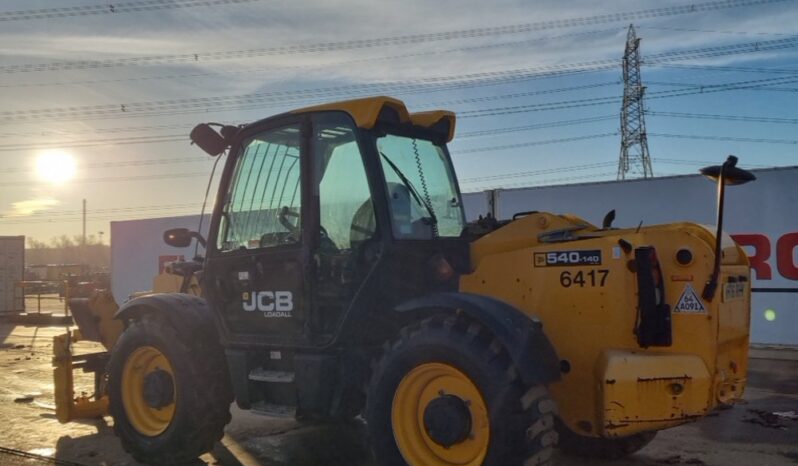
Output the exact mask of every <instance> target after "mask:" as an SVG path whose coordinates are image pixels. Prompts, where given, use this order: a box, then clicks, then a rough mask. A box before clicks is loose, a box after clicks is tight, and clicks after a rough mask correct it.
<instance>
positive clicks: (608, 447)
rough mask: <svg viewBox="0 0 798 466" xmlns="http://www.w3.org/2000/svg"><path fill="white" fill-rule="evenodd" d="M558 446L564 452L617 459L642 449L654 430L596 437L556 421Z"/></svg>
mask: <svg viewBox="0 0 798 466" xmlns="http://www.w3.org/2000/svg"><path fill="white" fill-rule="evenodd" d="M557 431H558V432H559V434H560V444H559V448H560V450H562V451H563V452H565V453H568V454H570V455H576V456H585V457H591V458H604V459H619V458H623V457H625V456H629V455H631V454H632V453H636V452H637V451H639V450H641V449H643V447H645V446H646V445H648V444H649V443H651V441H652V440H654V437H656V435H657V432H656V431H650V432H640V433H638V434H634V435H630V436H627V437H618V438H597V437H585V436H583V435H579V434H577V433H574V432H573V431H571V430H570V429H568V427H566V426H565V425H564V424H563V423H562V422H561V421H557Z"/></svg>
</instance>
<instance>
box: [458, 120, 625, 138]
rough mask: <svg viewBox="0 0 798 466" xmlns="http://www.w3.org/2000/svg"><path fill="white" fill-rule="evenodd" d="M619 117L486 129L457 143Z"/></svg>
mask: <svg viewBox="0 0 798 466" xmlns="http://www.w3.org/2000/svg"><path fill="white" fill-rule="evenodd" d="M617 118H618V115H602V116H595V117H587V118H576V119H573V120H560V121H550V122H546V123H536V124H534V125H525V126H510V127H505V128H494V129H484V130H479V131H470V132H466V133H460V134H457V135H456V139H455V142H456V141H459V140H461V139H468V138H475V137H482V136H495V135H498V134H505V133H517V132H521V131H532V130H536V129H545V128H555V127H560V126H572V125H581V124H586V123H595V122H599V121H607V120H616V119H617Z"/></svg>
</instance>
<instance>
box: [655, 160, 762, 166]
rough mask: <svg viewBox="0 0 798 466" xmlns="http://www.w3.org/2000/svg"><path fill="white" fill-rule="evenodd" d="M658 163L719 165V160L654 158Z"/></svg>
mask: <svg viewBox="0 0 798 466" xmlns="http://www.w3.org/2000/svg"><path fill="white" fill-rule="evenodd" d="M653 160H654V161H655V162H657V163H664V164H671V165H692V166H696V165H699V166H707V165H717V164H718V161H717V160H686V159H669V158H654V159H653ZM745 166H746V167H748V168H772V167H773V165H761V164H759V165H758V164H752V163H748V162H746V163H745Z"/></svg>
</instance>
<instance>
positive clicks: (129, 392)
mask: <svg viewBox="0 0 798 466" xmlns="http://www.w3.org/2000/svg"><path fill="white" fill-rule="evenodd" d="M454 125H455V119H454V115H453V114H452V113H449V112H444V111H436V112H426V113H408V111H407V109H406V108H405V106H404V104H402V103H401V102H400V101H398V100H395V99H390V98H386V97H376V98H369V99H360V100H354V101H348V102H341V103H335V104H329V105H322V106H318V107H312V108H306V109H302V110H298V111H295V112H291V113H286V114H283V115H278V116H275V117H271V118H268V119H265V120H262V121H259V122H256V123H253V124H250V125H246V126H241V127H231V126H221V125H199V126H197V127H196V128H195V129H194V131H192V140H193V141H194V142H195V143H196V144H197V145H199V146H200V147H201V148H203V149H204V150H205V151H206V152H208V153H209V154H211V155H213V156H221V155H222V154H224V153H226V154H227V160H226V164H225V166H224V170H223V173H222V176H221V181H220V185H219V189H218V194H217V196H216V201H215V207H214V211H213V216H212V221H211V225H210V231H209V234H208V238H207V241H205V239H204V238H202V237H200V236H199V234H198V233H195V232H191V231H188V230H185V229H177V230H170V231H168V232H166V233H165V235H164V239H165V240H166V241H167V243H169V244H171V245H173V246H178V247H185V246H188V245H189V244H190V243H191V241H192V239H197V240H198V241H200V242H201V243H203V244H204V245H205V247H206V256H205V258H204V260H202V261H194V262H185V263H176V264H173V265H172V266H171V269H170V273H166V274H161V275H159V276H158V277H157V278H156V280H155V282H154V289H155V293H150V294H145V295H143V296H139V297H136V298H134V299H131V300H129V301H127V302H126V303H124V304H123V305H122V306H121V307H120V308H119V310H118V311H117V312H116V317H117V318H118V319H119V320H121V321H122V322H123V323H124V331H123V332H122V334H121V336H118V335H119V332H120V331H121V330H122V329H121V328H119V327H117V326H114V321H113V319H111V318H110V315H111V312H112V311H113V310H115V309H116V305H115V304H114V303H113V301H114V300H113V299H112V297H110V295H107V294H106V295H98V296H95V297H94V298H92V299H91V300H79V301H76V302H75V303H73V304H72V310H73V313H74V314H75V316H76V319H77V320H78V324H79V328H80V330H81V332H78V333H75V334H72V335H71V336H70V335H69V334H67V335H64V336H59V337H57V338H56V341H55V345H54V346H55V349H56V358H55V360H54V362H55V364H56V401H57V403H56V404H57V414H58V416H59V419H60V420H62V421H64V422H66V421H67V420H69V419H72V418H75V417H79V416H89V415H97V414H101V413H103V412H104V410H105V407H106V406H109V410H110V413H111V414H112V415H113V417H114V428H115V430H116V432H117V434H118V435H119V436H120V438H121V439H122V444H123V445H124V447H125V448H126V449H127V450H128V451H129V452H131V453H132V454H133V455H134V456H135V457H136V458H137V459H139V460H141V461H144V462H149V463H156V464H164V463H175V462H181V461H186V460H189V459H191V458H195V457H196V456H197V455H199V454H201V453H203V452H205V451H208V450H209V449H210V448H211V446H212V445H213V443H214V442H215V441H216V440H218V439H219V438H220V437H221V436H222V432H223V427H224V425H225V424H226V423H227V422H228V421H229V419H230V414H229V409H228V408H229V404H230V402H231V401H232V400H233V399H235V401H236V403H237V404H238V406H240V407H241V408H243V409H249V410H253V411H259V412H263V413H267V414H272V415H288V416H296V417H299V418H303V419H347V418H352V417H355V416H357V415H358V414H359V413H361V412H362V413H363V414H364V418H365V421H366V422H367V425H368V431H369V434H370V442H371V446H372V450H373V452H374V454H375V456H376V458H377V460H378V461H379V462H380V463H381V464H387V465H401V464H409V465H411V466H431V465H435V466H438V465H443V466H448V465H469V466H478V465H481V464H484V465H491V466H505V465H518V464H525V465H535V464H547V463H549V462H550V460H551V457H552V451H553V448H554V446H555V444H556V442H557V438H558V435H559V444H560V447H562V448H563V449H565V450H568V451H571V452H575V453H579V454H584V455H591V456H602V457H618V456H622V455H626V454H629V453H632V452H634V451H637V450H639V449H640V448H642V447H643V446H645V445H646V444H647V443H648V442H649V441H650V440H651V439H652V438H653V437H654V434H655V433H656V431H658V430H661V429H665V428H668V427H672V426H676V425H679V424H682V423H685V422H688V421H691V420H695V419H698V418H700V417H701V416H703V415H706V414H707V413H709V412H710V411H711V410H712V409H714V408H715V407H717V406H719V405H728V404H731V403H733V402H734V401H735V400H737V399H739V398H740V397H741V396H742V391H743V389H744V386H745V377H746V371H747V349H748V331H749V320H750V319H749V317H750V315H749V313H750V282H749V269H748V261H747V258H746V256H745V253H744V251H743V250H742V249H741V248H740V247H739V246H737V245H736V244H735V243H734V242H733V241H732V240H731V238H730V237H729V236H728V235H725V234H723V232H722V230H721V225H722V219H723V215H722V214H723V202H722V201H723V192H724V191H723V188H724V186H725V184H727V183H728V184H735V183H742V182H745V181H750V180H752V179H753V175H751V174H750V173H748V172H746V171H745V170H742V169H739V168H737V167H736V166H735V164H736V159H735V158H733V157H730V158H729V160H728V161H727V162H726V163H724V164H723V165H722V166H717V167H709V168H708V169H706V170H705V171H704V173H705V174H706V175H707V176H709V177H712V178H713V179H716V180H718V186H719V204H718V206H719V209H718V225H717V227H716V230H714V231H712V230H710V229H709V228H707V227H703V226H700V225H696V224H691V223H676V224H669V225H653V226H645V227H640V226H638V227H637V228H630V229H618V228H612V226H611V223H612V222H611V219H610V218H609V217H608V218H607V219H606V221H605V222H604V223H605V224H604V225H602V226H601V227H600V228H599V227H597V226H594V225H591V224H590V223H588V222H586V221H585V220H583V219H581V218H578V217H574V216H570V215H554V214H550V213H544V212H524V213H519V214H517V215H515V216H514V217H513V219H512V220H504V221H497V220H496V219H493V218H484V219H481V220H480V221H479V222H476V223H474V224H470V225H466V223H465V220H464V213H463V206H462V202H461V196H460V192H459V189H458V186H457V181H456V178H455V176H454V172H453V169H452V164H451V160H450V158H449V153H448V151H447V149H446V143H447V142H448V141H449V140H451V138H452V136H453V134H454ZM214 126H216V127H218V128H219V129H218V130H216V129H214ZM170 284H171V285H170ZM164 290H172V291H175V292H172V293H158V291H164ZM200 290H201V291H200ZM81 316H82V317H81ZM541 322H542V323H541ZM543 324H545V327H544V325H543ZM117 325H118V323H117ZM81 334H82V335H81ZM80 337H82V338H84V339H85V338H88V339H94V340H97V341H101V342H102V343H103V344H104V345H105V346H106V348H109V349H111V354H110V358H109V357H108V355H107V354H106V353H100V354H95V355H85V356H76V355H73V354H72V353H71V351H70V343H71V342H72V341H75V340H76V339H77V338H80ZM555 349H556V352H555ZM108 359H110V361H109V363H108V364H107V384H105V383H98V389H97V393H98V395H97V399H95V400H90V399H88V398H87V397H78V398H74V393H73V391H74V390H73V388H72V379H71V369H72V367H78V366H79V367H83V368H84V370H96V371H102V370H103V369H102V368H103V367H106V366H105V364H104V361H106V360H108ZM97 380H98V381H100V382H103V381H104V380H105V376H104V375H102V374H100V375H99V376H98V378H97ZM103 386H107V387H108V389H107V395H105V393H106V392H105V391H104V390H103V388H102V387H103ZM549 393H551V397H550V395H549ZM73 399H74V400H73ZM552 399H553V400H554V401H556V403H557V405H558V407H559V410H558V411H555V404H554V402H553V401H552Z"/></svg>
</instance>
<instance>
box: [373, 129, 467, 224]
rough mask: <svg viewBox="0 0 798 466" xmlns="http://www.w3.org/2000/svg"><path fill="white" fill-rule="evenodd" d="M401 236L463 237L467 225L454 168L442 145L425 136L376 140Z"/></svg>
mask: <svg viewBox="0 0 798 466" xmlns="http://www.w3.org/2000/svg"><path fill="white" fill-rule="evenodd" d="M377 150H378V151H379V153H380V161H381V163H382V170H383V173H384V174H385V183H386V188H387V192H388V201H389V202H388V204H389V207H390V210H391V222H392V227H393V234H394V236H395V237H396V238H398V239H431V238H434V237H437V236H441V237H453V236H460V233H461V232H462V231H463V228H464V227H465V219H464V216H463V208H462V205H461V203H460V196H459V194H458V192H457V188H456V186H455V182H454V173H453V172H454V171H453V169H452V166H451V164H450V163H449V159H448V158H447V157H446V153H445V152H444V150H443V148H442V147H441V146H439V145H437V144H435V143H433V142H432V141H429V140H426V139H415V138H409V137H404V136H397V135H394V134H388V135H386V136H383V137H380V138H378V139H377Z"/></svg>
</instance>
